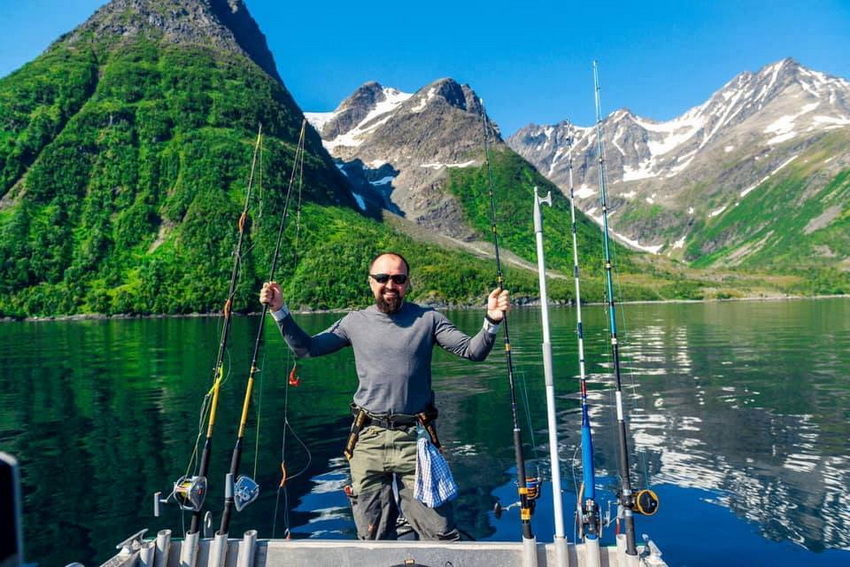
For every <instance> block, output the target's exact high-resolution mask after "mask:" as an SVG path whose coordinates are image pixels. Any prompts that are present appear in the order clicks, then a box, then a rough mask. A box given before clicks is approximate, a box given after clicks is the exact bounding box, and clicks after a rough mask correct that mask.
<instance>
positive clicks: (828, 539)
mask: <svg viewBox="0 0 850 567" xmlns="http://www.w3.org/2000/svg"><path fill="white" fill-rule="evenodd" d="M849 304H850V302H848V301H847V300H841V299H835V300H821V301H793V302H754V303H721V304H672V305H629V306H626V307H625V308H624V309H622V312H623V313H624V314H625V315H627V319H626V320H624V321H623V323H622V325H618V329H619V331H620V335H621V336H622V337H623V338H624V339H625V341H624V342H623V344H622V345H621V354H622V358H623V368H624V376H623V377H624V390H625V391H627V392H628V393H629V394H630V396H629V400H630V407H629V413H630V424H629V425H630V442H631V444H632V447H633V448H634V449H635V453H634V456H633V458H632V465H633V467H632V468H633V473H634V474H633V482H634V483H635V484H636V485H637V486H638V487H643V486H646V485H649V484H651V485H652V487H653V488H655V489H657V491H658V492H659V494H660V495H661V496H662V508H661V512H660V513H659V515H658V516H657V517H655V518H651V519H643V518H641V519H639V530H644V529H645V530H646V531H649V533H650V534H651V535H652V536H653V538H654V539H655V540H656V541H657V542H658V543H659V545H661V547H662V549H663V550H664V551H665V556H666V557H668V558H671V562H672V563H673V564H677V565H688V564H705V563H704V559H705V558H706V557H711V556H712V553H714V552H715V550H714V549H711V548H708V549H706V547H705V546H703V547H700V544H698V543H695V542H692V541H689V542H688V545H684V544H683V543H682V540H683V537H685V536H682V535H681V534H680V532H681V530H682V529H683V527H684V526H686V525H689V524H688V522H692V521H696V520H698V519H701V518H702V519H704V518H708V517H711V518H712V521H711V522H704V521H700V522H699V523H698V524H697V525H696V526H695V529H698V530H699V532H700V534H701V536H702V537H703V538H704V539H705V540H706V541H713V542H717V541H722V542H723V543H722V547H724V548H725V549H734V550H735V552H736V553H737V554H738V555H737V556H738V557H741V558H742V562H749V563H752V564H758V563H760V562H761V559H763V558H764V557H769V556H770V553H771V551H770V549H769V548H766V547H765V546H767V545H768V543H769V542H770V541H776V542H795V544H798V545H800V546H803V547H801V548H800V549H802V550H803V552H805V550H806V549H807V550H811V551H814V552H820V551H823V550H826V549H841V548H845V549H846V548H848V547H850V499H848V496H847V495H846V487H847V486H848V484H849V482H848V481H850V478H848V477H850V463H849V462H848V446H847V445H848V442H847V440H848V438H850V392H848V384H847V382H846V377H845V374H846V368H847V367H848V365H850V305H849ZM574 315H575V314H574V311H572V310H570V309H555V310H553V311H552V312H551V313H550V316H551V320H552V343H553V351H554V355H555V360H554V371H555V376H556V396H557V405H558V435H559V443H560V445H561V446H560V447H559V449H560V451H559V452H560V455H561V463H560V466H561V467H562V468H563V469H564V471H565V472H566V474H562V477H563V478H564V483H565V486H564V490H565V509H566V510H567V511H568V512H567V514H568V516H569V515H570V512H569V510H571V509H572V507H573V505H574V504H573V499H574V493H575V488H574V484H573V478H574V474H573V471H574V469H575V467H576V461H575V454H576V450H577V446H578V443H579V423H580V415H579V401H578V393H577V391H578V380H577V373H578V363H577V356H576V348H577V347H576V337H575V332H574V321H573V318H574ZM584 315H585V343H586V352H587V359H588V370H589V372H590V374H589V376H588V381H589V388H590V392H589V398H590V402H591V421H592V425H593V433H594V445H595V448H596V449H597V454H596V456H595V465H596V469H597V473H598V476H599V480H598V484H599V486H600V489H601V490H602V491H603V492H604V494H603V495H602V496H600V498H602V499H606V500H607V499H612V498H613V492H614V486H615V484H616V476H617V472H616V471H617V464H616V463H617V461H616V450H615V447H616V431H615V429H614V428H613V422H614V419H613V409H612V408H613V405H614V404H613V396H612V392H611V376H610V356H609V354H608V349H609V345H608V337H607V335H606V331H605V327H606V324H607V317H606V315H605V313H604V310H603V309H602V308H599V307H591V308H588V309H585V310H584ZM451 317H452V319H453V320H455V321H456V322H457V323H458V325H459V326H460V327H461V328H464V329H467V330H471V331H474V330H475V329H477V327H478V326H479V325H480V318H481V314H480V313H479V312H476V311H462V312H454V313H452V314H451ZM333 318H334V316H333V315H313V316H304V317H302V319H303V321H304V325H305V327H308V328H309V329H312V330H319V329H322V328H324V327H326V326H327V325H328V324H329V323H330V322H332V320H333ZM539 321H540V313H539V311H536V310H532V309H527V310H526V309H517V310H515V311H514V312H513V313H512V318H511V336H512V343H513V347H514V348H513V355H514V362H515V366H516V369H517V378H518V380H517V381H518V388H519V394H520V395H519V397H520V402H521V406H522V409H523V410H525V409H526V408H528V409H529V410H530V411H529V412H527V413H528V414H529V417H528V419H527V420H526V418H525V417H523V421H522V423H521V425H522V427H523V439H524V441H525V443H526V449H527V450H526V454H527V456H528V457H529V458H530V459H531V460H532V461H535V460H537V461H539V462H540V463H541V470H542V471H543V473H544V476H545V475H546V470H547V469H546V466H547V465H546V464H545V462H546V459H547V458H548V447H547V443H548V438H547V434H546V418H545V415H543V412H544V411H545V393H544V385H543V377H542V374H543V369H542V361H541V357H540V352H541V347H540V340H541V336H540V330H539ZM219 324H220V321H219V320H218V319H215V318H210V319H158V320H122V321H69V322H43V323H23V324H3V325H0V356H2V357H3V360H4V364H3V365H2V367H0V409H2V411H0V449H2V450H4V451H7V452H10V453H14V454H16V455H17V456H18V457H19V459H20V460H21V462H22V476H23V483H24V497H25V502H24V509H25V515H26V534H25V537H26V548H27V551H28V559H29V560H31V561H38V562H40V563H41V564H43V565H60V564H66V563H69V562H71V561H74V560H79V561H83V562H85V563H87V564H92V563H94V562H95V561H99V560H103V559H104V558H105V557H106V556H108V554H109V553H110V550H111V549H112V546H113V545H114V544H115V543H117V542H118V541H120V540H122V539H123V538H124V537H126V536H127V535H128V534H130V533H132V532H134V531H136V530H138V529H139V528H141V527H149V528H151V529H152V530H156V529H160V528H163V527H168V528H171V529H173V530H175V533H177V534H179V533H180V531H181V529H184V528H185V526H186V525H187V523H188V518H187V515H186V514H181V513H180V512H178V511H177V510H175V509H174V508H173V507H169V508H168V509H167V511H168V513H167V515H166V516H165V517H163V518H159V519H155V518H153V517H152V493H153V492H154V491H156V490H163V491H165V492H167V491H168V490H169V489H170V486H171V483H172V482H173V481H174V480H175V479H176V478H177V477H178V476H180V475H182V474H185V472H186V467H187V462H188V459H189V456H190V454H191V451H192V448H193V445H194V442H195V439H196V438H197V437H198V435H199V433H200V432H201V431H202V430H203V426H204V424H202V423H200V422H199V416H198V413H199V408H200V403H201V400H202V398H203V396H204V394H205V393H206V391H207V389H208V388H209V385H210V383H211V378H212V364H213V362H214V356H215V352H216V348H217V344H218V336H219V331H220V329H219V327H218V325H219ZM257 324H258V320H257V319H256V318H242V319H237V320H236V321H235V322H234V327H233V332H232V343H231V348H230V354H229V357H228V361H227V367H228V379H227V381H226V384H225V387H224V388H223V395H222V400H221V407H220V413H219V417H218V420H217V426H216V433H215V442H214V453H213V455H214V457H213V464H212V470H211V473H210V487H211V490H210V494H209V496H208V508H209V509H210V510H212V511H213V512H214V513H215V514H218V513H219V511H220V509H221V499H222V498H223V494H222V491H221V485H222V482H221V479H223V477H224V473H225V472H226V469H227V468H228V465H229V458H230V451H231V449H232V447H233V442H234V441H235V435H236V425H237V422H238V418H239V412H240V409H241V403H242V398H243V395H244V388H245V378H246V375H247V372H246V371H247V365H248V364H249V362H250V360H249V358H250V352H251V344H252V342H253V337H254V335H255V331H256V325H257ZM267 330H268V331H270V332H269V334H268V335H267V336H268V348H267V349H266V351H265V352H267V356H266V357H265V358H264V359H263V361H262V365H261V366H262V372H261V373H260V383H259V384H258V391H257V395H256V398H255V404H254V406H253V407H254V408H255V410H256V412H252V416H251V419H250V421H249V431H248V436H247V439H249V440H250V442H249V443H248V447H247V448H246V452H245V454H244V456H243V472H246V473H248V474H252V475H253V476H254V478H255V479H256V480H257V481H258V482H259V483H260V485H261V486H262V487H263V492H262V493H261V496H260V498H259V499H258V501H257V502H255V503H254V504H252V505H251V506H250V507H249V508H247V509H246V510H245V511H243V512H242V513H241V514H238V515H236V516H235V518H234V520H233V524H232V529H231V533H234V534H240V533H241V531H242V530H244V529H248V528H257V529H259V531H260V536H261V537H270V536H272V535H274V536H277V537H281V536H282V535H283V534H284V533H285V530H286V529H291V531H292V534H293V536H294V537H308V536H311V537H344V538H351V537H353V534H354V529H353V524H352V522H351V520H350V514H349V512H348V507H347V503H346V501H345V497H344V496H343V495H342V493H341V491H340V490H339V488H340V487H341V486H342V485H343V484H344V483H345V482H346V466H345V463H344V460H343V459H342V458H341V457H340V453H341V448H342V444H343V442H344V438H345V436H346V434H347V431H348V425H349V418H348V416H347V415H346V408H347V404H348V402H349V401H350V397H351V394H352V392H353V391H354V388H355V377H354V372H353V360H352V358H351V353H350V352H341V353H338V354H336V355H334V356H332V357H326V358H323V359H317V360H309V361H303V363H301V364H300V370H299V374H300V376H301V378H302V382H301V385H300V386H299V387H298V388H287V387H286V381H285V378H286V376H287V375H288V373H289V370H290V369H291V367H292V364H293V361H292V360H291V358H290V357H289V356H288V355H287V353H286V351H285V349H283V347H282V344H281V341H280V340H279V338H278V337H277V336H275V335H274V334H273V333H274V329H273V327H269V328H268V329H267ZM434 371H435V376H434V381H435V389H436V390H437V392H438V405H439V407H440V412H441V418H440V430H441V438H442V439H443V440H444V443H445V445H446V448H447V451H448V455H449V459H450V460H451V462H452V466H453V469H454V472H455V476H456V478H457V479H458V481H459V483H460V485H461V495H460V498H459V501H458V517H459V522H460V524H461V525H462V526H463V528H464V529H465V530H466V531H467V532H469V533H471V534H472V535H473V536H474V537H476V538H479V539H483V538H490V539H503V538H507V539H517V538H518V537H519V530H518V527H517V526H516V525H514V524H512V523H511V518H510V517H509V516H508V517H506V518H503V519H502V520H500V521H496V520H495V518H494V517H493V515H492V512H490V510H491V509H492V506H493V503H494V499H495V498H496V497H499V498H502V499H503V504H507V503H509V502H510V501H511V499H515V498H516V496H515V489H514V488H513V486H512V483H513V478H514V477H513V472H512V469H513V467H514V455H513V447H512V443H511V425H510V396H509V394H508V387H507V378H506V372H505V363H504V357H503V355H502V354H501V353H500V352H499V349H496V350H495V351H494V353H493V354H492V355H491V356H490V358H489V359H488V361H486V362H485V363H480V364H475V363H470V362H468V361H463V360H460V359H458V358H456V357H454V356H451V355H449V354H445V353H440V352H438V353H436V356H435V359H434ZM525 413H526V412H523V415H525ZM287 424H289V427H290V428H291V429H286V427H285V426H286V425H287ZM285 429H286V430H287V431H288V433H287V435H286V436H284V430H285ZM293 432H294V433H295V434H297V436H298V438H300V439H301V440H303V441H304V445H302V444H300V443H299V442H298V441H297V440H296V439H295V437H294V436H293V434H292V433H293ZM284 443H285V445H284ZM284 449H285V454H283V455H282V451H283V450H284ZM282 460H283V461H285V463H286V467H287V470H288V471H289V474H290V478H289V480H288V481H287V483H286V486H285V489H278V485H279V483H280V480H281V471H280V463H281V461H282ZM299 471H303V472H302V474H301V475H300V476H296V474H295V473H297V472H299ZM545 490H551V487H549V488H545ZM550 500H551V493H548V494H547V493H544V494H543V496H542V497H541V500H540V504H539V505H538V512H537V514H536V515H535V519H534V525H535V531H536V533H537V535H538V537H539V538H540V539H541V540H546V539H547V538H549V539H551V534H552V531H553V527H552V519H551V504H550V502H549V501H550ZM706 506H708V508H706ZM720 510H722V511H725V512H727V514H728V515H726V516H723V515H720V514H719V511H720ZM571 521H572V519H571V517H568V518H567V525H570V524H571ZM750 531H753V532H754V534H755V535H753V536H752V537H750V536H748V535H747V534H748V533H749V532H750ZM730 534H734V535H730ZM759 534H760V535H759ZM571 535H572V534H570V533H568V536H571ZM56 541H63V542H73V543H69V544H68V545H63V546H62V547H61V548H57V546H55V542H56ZM707 545H708V544H706V546H707ZM714 545H715V546H716V545H717V544H714ZM789 545H790V544H789ZM803 548H805V549H803ZM782 553H783V554H785V555H783V557H787V554H788V553H791V552H789V551H788V550H787V549H785V548H783V551H782ZM806 553H808V555H806V556H805V557H804V558H803V559H802V561H803V562H806V563H808V564H813V563H812V561H814V558H815V557H817V558H818V559H824V558H829V557H832V555H831V554H829V553H821V554H819V555H817V556H815V554H813V553H811V552H806ZM836 553H844V554H846V553H847V552H836ZM760 558H761V559H760ZM843 559H845V560H846V559H847V557H843ZM785 564H787V562H785Z"/></svg>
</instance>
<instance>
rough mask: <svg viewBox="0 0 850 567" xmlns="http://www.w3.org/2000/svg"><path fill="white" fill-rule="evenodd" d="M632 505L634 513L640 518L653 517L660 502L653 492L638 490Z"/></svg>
mask: <svg viewBox="0 0 850 567" xmlns="http://www.w3.org/2000/svg"><path fill="white" fill-rule="evenodd" d="M632 503H633V505H634V511H635V512H637V513H638V514H640V515H641V516H654V515H655V513H656V512H658V505H659V504H660V503H661V501H660V500H659V499H658V495H657V494H655V493H654V492H653V491H651V490H649V489H644V490H638V491H637V493H635V495H634V497H633V499H632Z"/></svg>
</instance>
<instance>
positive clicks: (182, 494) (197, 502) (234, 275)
mask: <svg viewBox="0 0 850 567" xmlns="http://www.w3.org/2000/svg"><path fill="white" fill-rule="evenodd" d="M262 139H263V125H262V124H260V126H259V128H258V130H257V141H256V143H255V144H254V157H253V158H252V160H251V172H250V174H249V176H248V187H247V190H246V192H245V203H244V205H243V207H242V213H241V214H240V215H239V220H238V222H237V229H238V232H239V236H238V238H237V241H236V246H235V248H234V250H233V268H232V270H231V273H230V287H229V289H228V292H227V300H226V301H225V302H224V307H223V309H222V315H223V317H224V321H223V322H222V326H221V338H220V339H219V343H218V354H217V355H216V359H215V365H214V366H213V385H212V388H211V389H210V391H209V392H208V393H207V395H206V396H205V400H204V405H205V406H206V404H207V402H208V401H209V406H207V409H205V410H204V411H202V414H203V413H206V412H207V410H208V411H209V413H208V418H207V430H206V437H205V438H204V447H203V449H202V451H201V458H200V461H199V462H198V469H197V473H196V474H195V475H193V476H191V477H190V476H188V475H186V476H183V477H181V478H179V479H178V480H177V482H175V483H174V491H173V492H172V494H173V495H174V497H175V500H177V501H178V502H179V503H180V506H181V507H182V508H183V509H184V510H191V511H192V512H193V513H192V522H191V524H190V527H189V531H188V532H187V533H188V534H190V535H192V534H197V533H198V531H199V530H200V526H201V519H202V515H203V505H204V500H205V499H206V495H207V475H208V473H209V467H210V457H211V455H212V441H213V428H214V427H215V418H216V413H217V410H218V400H219V393H220V390H221V384H222V382H223V380H224V358H225V355H226V354H227V342H228V338H229V336H230V328H231V322H232V315H233V298H234V297H235V295H236V285H237V283H238V281H239V272H240V267H241V265H242V244H243V242H244V239H245V225H246V224H247V220H248V208H249V206H250V203H251V195H252V193H253V189H254V175H255V173H256V170H257V159H258V156H259V154H260V151H261V147H262ZM210 396H211V397H212V398H211V399H210ZM195 451H197V445H196V447H195ZM195 454H197V452H196V453H195ZM159 494H160V493H157V496H156V497H155V515H156V516H159V502H160V500H159V496H158V495H159ZM166 500H167V499H166Z"/></svg>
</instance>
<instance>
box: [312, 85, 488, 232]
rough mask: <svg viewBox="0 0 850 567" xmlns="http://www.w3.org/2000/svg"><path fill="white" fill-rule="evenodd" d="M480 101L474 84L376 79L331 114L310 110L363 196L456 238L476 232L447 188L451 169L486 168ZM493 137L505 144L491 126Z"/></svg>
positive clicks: (314, 122) (329, 144) (343, 168)
mask: <svg viewBox="0 0 850 567" xmlns="http://www.w3.org/2000/svg"><path fill="white" fill-rule="evenodd" d="M482 112H483V109H482V108H481V104H480V102H479V99H478V97H477V96H476V95H475V93H474V92H473V91H472V89H471V88H469V86H467V85H460V84H458V83H457V82H455V81H454V80H452V79H440V80H438V81H435V82H433V83H431V84H430V85H428V86H426V87H424V88H422V89H420V90H419V91H418V92H416V93H415V94H409V93H403V92H400V91H398V90H397V89H393V88H385V87H382V86H381V85H380V84H378V83H376V82H369V83H366V84H364V85H363V86H361V87H360V88H358V89H357V90H356V91H355V92H354V93H353V94H352V95H351V96H350V97H348V98H347V99H345V100H344V101H343V102H342V103H341V104H340V105H339V106H338V107H337V109H336V110H335V111H334V112H332V113H307V117H308V119H309V120H310V121H311V123H312V124H313V126H314V127H316V129H317V130H319V132H320V133H321V135H322V138H323V140H324V144H325V147H326V148H327V149H328V150H329V151H330V152H331V154H332V155H333V156H334V157H336V158H338V160H339V161H340V162H341V163H342V164H344V165H343V166H342V170H343V171H344V172H345V173H346V174H347V175H348V176H349V178H350V179H351V180H352V181H353V182H354V183H358V181H357V180H358V179H360V180H365V181H366V182H367V183H368V185H366V184H364V183H363V182H362V181H361V182H360V183H359V185H360V186H361V187H362V191H361V192H360V194H361V196H363V198H364V199H369V198H371V199H375V200H377V201H378V202H380V203H381V204H382V205H383V206H384V208H386V209H387V210H389V211H392V212H394V213H397V214H401V215H402V216H404V217H406V218H407V219H409V220H412V221H414V222H416V223H417V224H419V225H422V226H425V227H428V228H431V229H433V230H435V231H437V232H440V233H443V234H446V235H449V236H451V237H454V238H460V239H470V238H472V237H473V236H474V233H473V232H472V231H471V230H470V229H469V227H468V226H467V223H466V222H465V220H464V218H463V214H462V211H461V207H460V206H459V204H458V202H457V200H456V199H455V198H453V196H452V195H450V194H447V193H446V192H445V191H443V190H442V185H443V182H444V180H445V179H446V178H447V176H448V171H449V170H450V169H452V168H462V167H472V166H476V167H480V166H481V165H482V163H483V151H482V150H483V143H484V141H483V139H484V130H483V122H482ZM488 136H489V137H490V139H491V140H496V143H497V144H501V143H502V142H501V139H500V138H499V134H498V131H497V130H496V129H495V128H494V127H492V126H490V130H489V132H488Z"/></svg>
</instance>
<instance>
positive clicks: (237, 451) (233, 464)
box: [216, 120, 307, 544]
mask: <svg viewBox="0 0 850 567" xmlns="http://www.w3.org/2000/svg"><path fill="white" fill-rule="evenodd" d="M306 127H307V121H306V120H304V121H302V123H301V133H300V135H299V137H298V146H297V147H296V150H295V157H294V159H293V167H292V175H291V176H290V178H289V187H288V188H287V191H286V198H285V200H284V205H283V212H282V213H281V216H280V226H279V228H278V232H277V242H276V243H275V249H274V254H273V255H272V266H271V270H270V273H269V280H268V281H274V277H275V273H276V272H277V264H278V260H279V257H280V247H281V242H282V241H283V234H284V230H285V229H286V219H287V217H288V213H289V202H290V197H291V196H292V187H293V186H294V184H295V176H296V171H297V170H298V162H299V159H303V154H304V138H305V132H306ZM268 310H269V306H268V304H267V303H264V304H263V310H262V314H261V316H260V324H259V326H258V328H257V336H256V338H255V340H254V351H253V355H252V357H251V366H250V369H249V371H248V381H247V384H246V387H245V398H244V400H243V402H242V415H241V417H240V420H239V433H238V434H237V437H236V445H235V446H234V447H233V454H232V456H231V459H230V473H228V482H227V485H226V486H227V491H226V493H225V499H224V511H223V512H222V515H221V525H220V527H219V530H218V532H216V538H222V537H223V538H224V544H226V539H227V534H228V532H229V530H230V516H231V514H232V511H233V508H234V507H236V510H237V511H240V510H242V508H244V507H245V506H247V505H248V504H250V503H251V502H253V501H254V500H256V498H257V496H258V495H259V487H258V486H257V485H256V483H255V482H254V481H253V480H251V479H250V478H248V477H245V476H243V477H240V478H239V479H237V480H236V483H235V484H234V483H233V479H235V478H236V475H237V474H238V472H239V464H240V461H241V459H242V445H243V440H244V438H245V426H246V424H247V422H248V410H249V408H250V405H251V393H252V392H253V389H254V378H255V376H256V374H257V372H259V371H260V369H259V368H258V367H257V361H258V359H259V354H260V346H261V345H262V343H263V330H264V329H265V324H264V322H265V320H266V314H267V313H268Z"/></svg>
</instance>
